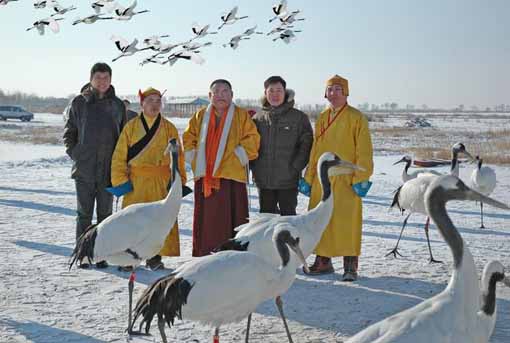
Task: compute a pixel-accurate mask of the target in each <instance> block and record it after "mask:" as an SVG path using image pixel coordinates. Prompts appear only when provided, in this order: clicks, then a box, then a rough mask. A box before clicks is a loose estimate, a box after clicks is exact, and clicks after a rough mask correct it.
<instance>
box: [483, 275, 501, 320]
mask: <svg viewBox="0 0 510 343" xmlns="http://www.w3.org/2000/svg"><path fill="white" fill-rule="evenodd" d="M504 278H505V275H504V274H502V273H498V272H495V273H492V275H491V277H490V280H489V285H488V287H487V289H484V290H483V296H482V311H483V313H485V314H486V315H488V316H492V315H493V314H494V312H495V311H496V283H498V282H500V281H502V280H503V279H504Z"/></svg>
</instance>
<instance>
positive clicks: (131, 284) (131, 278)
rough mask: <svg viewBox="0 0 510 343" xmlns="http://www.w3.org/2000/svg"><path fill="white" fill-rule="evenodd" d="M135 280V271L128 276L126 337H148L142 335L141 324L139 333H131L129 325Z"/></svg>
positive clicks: (144, 334)
mask: <svg viewBox="0 0 510 343" xmlns="http://www.w3.org/2000/svg"><path fill="white" fill-rule="evenodd" d="M135 280H136V274H135V270H134V269H133V271H132V272H131V275H129V281H128V290H129V306H128V308H129V313H128V328H127V333H128V335H132V336H150V334H148V333H143V332H142V331H141V327H142V323H143V322H142V323H140V331H133V324H134V323H131V320H132V312H133V310H132V308H133V288H134V287H135Z"/></svg>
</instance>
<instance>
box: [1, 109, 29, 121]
mask: <svg viewBox="0 0 510 343" xmlns="http://www.w3.org/2000/svg"><path fill="white" fill-rule="evenodd" d="M7 119H19V120H21V121H31V120H32V119H34V114H33V113H30V112H28V111H25V110H24V109H23V108H21V107H20V106H4V105H0V120H7Z"/></svg>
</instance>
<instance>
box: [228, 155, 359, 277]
mask: <svg viewBox="0 0 510 343" xmlns="http://www.w3.org/2000/svg"><path fill="white" fill-rule="evenodd" d="M333 159H334V155H333V154H332V153H324V154H322V155H321V157H320V158H319V162H318V164H317V175H321V165H322V164H323V163H325V162H327V161H331V160H333ZM354 167H356V168H359V167H357V166H354ZM360 169H361V168H360ZM353 172H354V171H353V169H345V168H341V169H338V168H336V169H335V168H330V169H329V170H328V178H329V177H335V176H336V175H340V174H352V173H353ZM318 177H319V176H318ZM321 184H322V181H321ZM327 187H330V186H327ZM333 199H334V198H333V191H332V190H331V193H330V194H329V196H328V197H327V198H326V199H325V200H321V202H319V204H317V206H315V208H313V209H312V210H310V211H308V212H307V213H305V214H301V215H296V216H280V215H278V214H265V213H264V214H260V215H259V217H258V218H256V219H254V220H251V221H250V222H249V223H247V224H244V225H241V226H239V227H237V228H236V231H238V232H237V234H236V236H235V241H236V242H239V243H240V244H248V249H247V250H248V251H249V252H252V253H254V254H257V255H258V256H261V257H262V258H264V259H265V260H266V261H268V262H269V263H271V264H272V265H273V266H278V265H279V264H280V261H281V259H280V256H279V254H278V252H277V251H276V250H275V249H274V247H273V243H272V240H271V237H273V235H274V233H275V230H276V228H278V227H279V226H281V225H283V224H284V225H286V228H287V230H289V232H290V234H291V235H292V236H293V237H296V238H299V245H300V248H301V251H302V252H303V255H304V257H305V258H307V257H308V256H309V255H310V254H311V253H312V252H313V250H314V249H315V247H316V245H317V243H318V242H319V240H320V239H321V236H322V233H323V232H324V230H325V229H326V226H327V225H328V223H329V221H330V220H331V215H332V213H333V206H334V200H333ZM299 263H300V262H299V259H297V257H296V256H295V255H291V259H290V262H289V264H293V268H297V267H298V266H299Z"/></svg>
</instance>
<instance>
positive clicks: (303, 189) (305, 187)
mask: <svg viewBox="0 0 510 343" xmlns="http://www.w3.org/2000/svg"><path fill="white" fill-rule="evenodd" d="M298 190H299V193H301V194H303V195H305V196H307V197H310V193H311V191H312V186H310V185H309V184H308V182H306V181H305V179H304V178H300V179H299V184H298Z"/></svg>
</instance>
